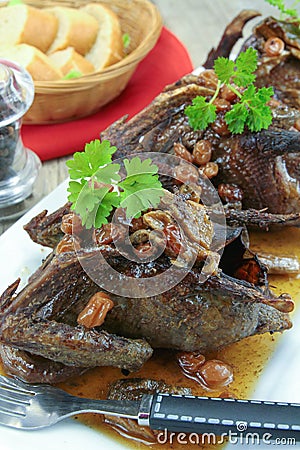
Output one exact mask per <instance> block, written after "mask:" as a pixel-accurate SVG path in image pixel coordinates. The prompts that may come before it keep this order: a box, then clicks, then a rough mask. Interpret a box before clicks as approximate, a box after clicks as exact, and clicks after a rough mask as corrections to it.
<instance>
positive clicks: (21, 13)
mask: <svg viewBox="0 0 300 450" xmlns="http://www.w3.org/2000/svg"><path fill="white" fill-rule="evenodd" d="M57 27H58V21H57V19H56V17H55V16H53V14H50V13H49V12H46V11H45V10H42V9H38V8H33V7H32V6H29V5H25V4H18V5H14V6H5V7H1V8H0V42H1V45H3V44H4V43H5V45H16V44H21V43H25V44H29V45H34V46H35V47H37V48H39V49H40V50H41V51H42V52H46V51H47V50H48V48H49V47H50V45H51V44H52V42H53V40H54V38H55V35H56V32H57Z"/></svg>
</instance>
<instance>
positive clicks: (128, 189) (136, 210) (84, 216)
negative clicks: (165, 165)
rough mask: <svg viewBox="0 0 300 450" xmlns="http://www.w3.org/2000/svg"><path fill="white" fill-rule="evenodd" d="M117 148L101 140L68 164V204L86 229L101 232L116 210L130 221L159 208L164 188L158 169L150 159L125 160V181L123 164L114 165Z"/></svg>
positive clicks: (89, 146) (86, 148)
mask: <svg viewBox="0 0 300 450" xmlns="http://www.w3.org/2000/svg"><path fill="white" fill-rule="evenodd" d="M116 151H117V148H116V147H114V146H111V145H110V142H109V141H103V142H100V141H99V140H98V139H96V140H94V141H92V142H90V143H89V144H86V146H85V149H84V152H76V153H74V155H73V159H71V160H69V161H67V163H66V164H67V166H68V167H69V175H70V178H71V181H70V182H69V187H68V192H69V193H70V194H69V196H68V200H69V201H70V202H71V203H72V206H71V209H72V210H73V211H75V212H76V213H77V214H78V215H79V216H80V217H81V220H82V224H83V225H84V226H85V227H86V228H88V229H89V228H92V227H96V228H100V227H101V226H102V225H103V224H105V223H107V222H108V220H107V218H108V217H109V215H110V213H111V212H112V210H113V208H117V207H120V206H121V207H122V208H125V210H126V216H127V217H128V218H132V217H139V216H140V215H141V212H142V211H145V210H147V209H148V208H150V207H155V206H157V205H158V203H159V201H160V199H161V197H162V196H163V193H164V192H163V188H162V185H161V182H160V181H159V179H158V167H157V166H156V165H154V164H152V161H151V159H150V158H148V159H145V160H143V161H142V160H141V159H140V158H139V157H134V158H132V159H131V160H128V159H125V160H124V168H125V172H126V177H125V179H124V180H122V181H121V175H120V169H121V166H120V164H116V163H113V162H112V155H113V154H114V153H115V152H116Z"/></svg>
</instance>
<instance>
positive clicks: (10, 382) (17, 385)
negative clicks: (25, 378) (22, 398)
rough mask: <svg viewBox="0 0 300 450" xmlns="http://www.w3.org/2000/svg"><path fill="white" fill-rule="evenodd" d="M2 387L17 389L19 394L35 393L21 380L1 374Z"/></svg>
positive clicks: (11, 389)
mask: <svg viewBox="0 0 300 450" xmlns="http://www.w3.org/2000/svg"><path fill="white" fill-rule="evenodd" d="M0 388H3V389H7V390H10V391H15V392H17V393H19V394H25V395H34V394H35V392H34V390H29V389H28V384H25V383H23V382H22V381H20V380H17V379H13V378H8V377H4V376H2V375H0Z"/></svg>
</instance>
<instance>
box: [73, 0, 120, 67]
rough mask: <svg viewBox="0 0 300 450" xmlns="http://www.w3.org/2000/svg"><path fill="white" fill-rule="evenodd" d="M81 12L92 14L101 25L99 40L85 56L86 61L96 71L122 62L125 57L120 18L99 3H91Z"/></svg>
mask: <svg viewBox="0 0 300 450" xmlns="http://www.w3.org/2000/svg"><path fill="white" fill-rule="evenodd" d="M80 11H82V12H85V13H88V14H90V15H91V16H92V17H94V18H95V19H96V20H97V22H98V24H99V31H98V35H97V39H96V41H95V43H94V45H93V47H92V48H91V49H90V51H89V52H88V53H87V54H86V55H85V57H86V59H87V60H88V61H90V62H91V63H92V64H93V65H94V67H95V70H96V71H98V70H101V69H103V68H104V67H107V66H110V65H111V64H114V63H116V62H118V61H120V60H121V59H122V57H123V40H122V31H121V26H120V22H119V18H118V16H117V15H116V14H115V13H114V12H113V11H112V10H110V9H109V8H107V7H106V6H103V5H101V4H99V3H89V4H87V5H86V6H84V7H83V8H81V9H80Z"/></svg>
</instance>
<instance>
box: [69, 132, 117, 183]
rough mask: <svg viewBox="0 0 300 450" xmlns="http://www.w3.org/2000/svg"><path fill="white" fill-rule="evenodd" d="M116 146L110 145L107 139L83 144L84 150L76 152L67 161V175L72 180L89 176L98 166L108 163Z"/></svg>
mask: <svg viewBox="0 0 300 450" xmlns="http://www.w3.org/2000/svg"><path fill="white" fill-rule="evenodd" d="M116 150H117V148H116V147H113V146H111V145H110V142H109V141H103V142H100V141H99V139H96V140H94V141H92V142H90V143H89V144H86V145H85V148H84V152H76V153H74V155H73V159H71V160H69V161H67V163H66V164H67V166H68V167H69V175H70V178H71V179H73V180H77V179H79V178H86V177H91V176H93V175H94V173H95V172H96V171H97V170H98V169H99V167H100V166H104V165H105V164H109V163H111V161H112V155H113V154H114V153H115V152H116Z"/></svg>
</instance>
